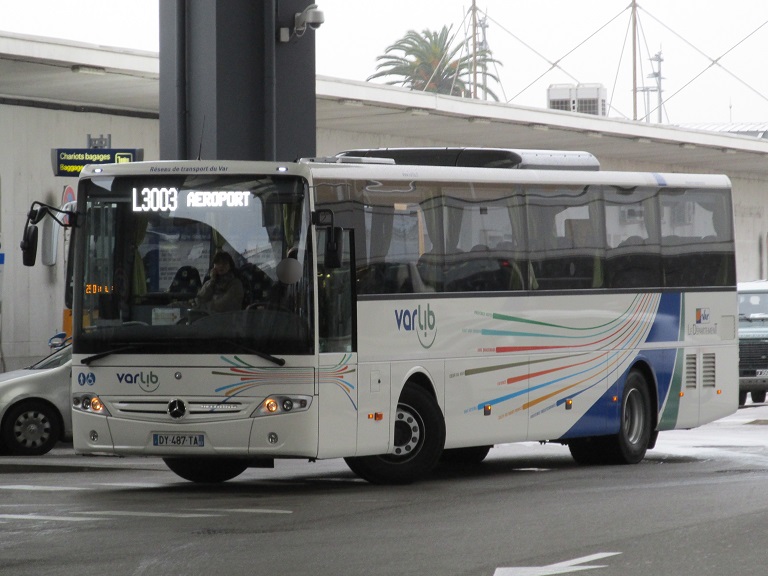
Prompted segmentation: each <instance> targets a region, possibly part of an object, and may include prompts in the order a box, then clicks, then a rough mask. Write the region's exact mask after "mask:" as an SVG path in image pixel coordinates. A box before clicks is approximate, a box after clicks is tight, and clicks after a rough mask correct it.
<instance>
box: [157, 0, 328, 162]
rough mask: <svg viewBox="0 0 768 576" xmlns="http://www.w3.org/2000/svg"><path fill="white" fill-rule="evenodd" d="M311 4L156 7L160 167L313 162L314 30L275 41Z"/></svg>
mask: <svg viewBox="0 0 768 576" xmlns="http://www.w3.org/2000/svg"><path fill="white" fill-rule="evenodd" d="M309 4H310V2H309V1H308V0H168V1H163V2H160V156H161V158H163V159H192V158H198V157H200V158H202V159H210V160H214V159H219V160H271V159H277V160H293V159H295V158H297V157H306V156H314V155H315V150H316V141H315V134H316V113H315V100H316V98H315V38H314V35H315V31H314V30H311V29H308V30H307V32H306V33H305V34H304V35H303V36H302V37H300V38H299V37H296V36H295V35H294V36H292V37H291V39H290V40H289V41H288V42H280V41H279V39H278V36H279V30H280V28H289V29H290V30H291V31H292V30H293V21H294V16H295V14H296V13H297V12H301V11H302V10H303V9H304V8H306V7H307V6H308V5H309ZM318 33H321V32H319V31H318Z"/></svg>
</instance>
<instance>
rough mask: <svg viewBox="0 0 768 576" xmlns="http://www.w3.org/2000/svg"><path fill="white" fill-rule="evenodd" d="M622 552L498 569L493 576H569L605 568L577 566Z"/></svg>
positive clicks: (601, 566) (599, 566) (601, 553)
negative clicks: (569, 575) (539, 564)
mask: <svg viewBox="0 0 768 576" xmlns="http://www.w3.org/2000/svg"><path fill="white" fill-rule="evenodd" d="M618 554H621V552H600V553H598V554H591V555H589V556H583V557H582V558H574V559H573V560H566V561H565V562H557V563H555V564H549V565H547V566H520V567H514V568H496V571H495V572H494V573H493V576H550V575H553V574H569V573H571V572H581V571H583V570H594V569H595V568H605V567H606V566H605V565H598V566H577V564H584V563H586V562H593V561H595V560H601V559H603V558H608V557H610V556H616V555H618Z"/></svg>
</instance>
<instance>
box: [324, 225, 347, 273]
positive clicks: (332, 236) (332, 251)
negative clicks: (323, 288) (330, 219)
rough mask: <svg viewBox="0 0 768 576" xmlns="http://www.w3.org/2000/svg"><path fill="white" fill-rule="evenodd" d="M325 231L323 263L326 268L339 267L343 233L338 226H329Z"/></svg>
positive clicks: (342, 248) (342, 247)
mask: <svg viewBox="0 0 768 576" xmlns="http://www.w3.org/2000/svg"><path fill="white" fill-rule="evenodd" d="M326 230H327V231H326V233H325V259H324V261H323V263H324V264H325V269H326V270H333V269H336V268H341V260H342V254H343V251H344V235H343V234H342V231H341V228H339V227H338V226H330V227H329V228H327V229H326Z"/></svg>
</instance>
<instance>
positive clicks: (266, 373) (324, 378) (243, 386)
mask: <svg viewBox="0 0 768 576" xmlns="http://www.w3.org/2000/svg"><path fill="white" fill-rule="evenodd" d="M350 358H351V355H345V356H344V358H342V360H341V361H340V362H339V363H338V364H337V365H336V366H333V367H331V368H329V369H327V370H324V369H320V371H319V372H318V380H319V383H320V385H323V384H332V385H334V386H337V387H338V388H340V389H341V390H342V391H343V392H344V394H345V395H346V397H347V398H348V399H349V401H350V402H351V403H352V406H354V408H355V410H357V404H356V403H355V400H354V390H355V385H354V384H353V383H352V382H350V381H349V378H348V375H349V374H352V373H354V372H355V368H353V367H351V366H350V365H349V360H350ZM221 359H222V360H223V361H224V362H226V363H227V364H230V365H231V367H230V368H228V369H226V370H214V371H212V372H211V373H212V374H214V375H216V376H226V377H228V378H235V379H236V380H235V381H234V382H230V383H228V384H225V385H223V386H218V387H217V388H215V389H214V392H216V393H224V394H225V395H226V399H225V400H224V401H223V402H222V403H226V402H227V401H228V400H231V399H232V398H234V397H236V396H238V395H240V394H243V393H245V392H248V391H252V390H253V389H255V388H258V387H260V386H274V385H275V384H276V383H278V384H279V385H281V386H283V385H291V384H304V385H306V384H311V383H313V382H314V370H313V369H311V368H286V367H280V368H264V367H261V366H254V365H252V364H249V363H248V362H245V361H244V360H243V359H242V358H240V357H239V356H233V357H232V358H227V357H226V356H222V357H221Z"/></svg>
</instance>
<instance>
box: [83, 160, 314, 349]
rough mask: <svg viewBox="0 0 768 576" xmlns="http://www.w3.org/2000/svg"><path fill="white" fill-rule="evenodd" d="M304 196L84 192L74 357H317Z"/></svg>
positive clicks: (187, 187)
mask: <svg viewBox="0 0 768 576" xmlns="http://www.w3.org/2000/svg"><path fill="white" fill-rule="evenodd" d="M306 188H307V183H306V181H305V180H304V179H301V178H297V177H293V176H261V175H247V176H244V175H241V176H223V177H220V176H217V177H211V176H209V175H205V176H197V175H195V176H189V175H180V176H152V175H142V176H126V177H109V178H107V177H94V178H93V179H91V180H89V181H87V182H86V183H85V188H84V192H85V198H86V208H85V209H86V222H85V234H80V235H78V250H79V251H80V253H83V254H84V255H85V260H84V266H83V267H82V268H81V272H80V274H82V276H81V278H80V286H81V288H78V290H79V292H80V293H79V295H76V298H79V299H80V301H81V303H82V304H81V310H82V314H81V315H80V316H79V317H76V318H75V319H74V323H75V327H74V329H75V332H76V334H77V336H78V337H77V343H76V347H77V352H78V353H80V352H83V353H93V354H99V353H104V352H107V353H108V352H110V351H114V350H118V349H122V350H125V349H133V350H137V351H138V350H141V351H143V352H147V351H149V352H152V353H157V354H176V353H222V352H231V351H233V350H235V351H242V352H253V353H259V352H263V353H266V354H310V353H312V347H313V342H314V338H311V337H310V334H311V333H312V331H311V318H312V314H311V311H312V305H311V304H312V297H311V292H312V289H311V286H312V274H311V265H310V258H309V250H308V244H307V230H308V227H309V223H308V214H307V208H306V205H307V194H306ZM76 287H77V285H76Z"/></svg>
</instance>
